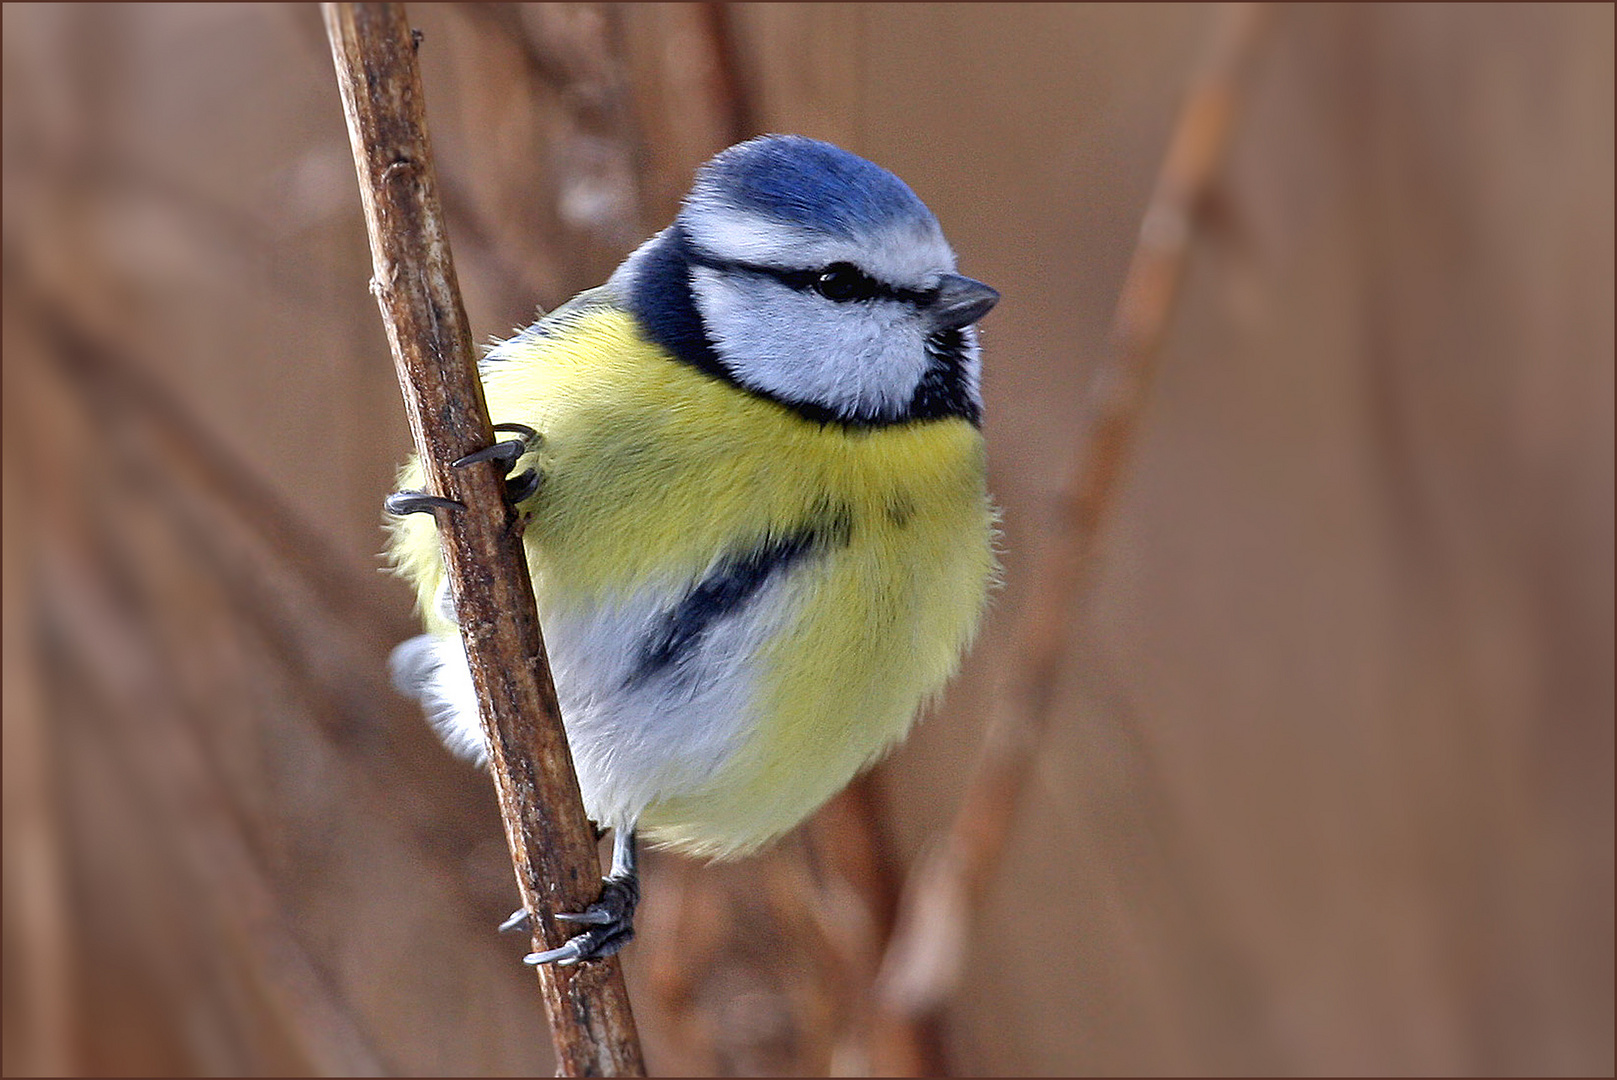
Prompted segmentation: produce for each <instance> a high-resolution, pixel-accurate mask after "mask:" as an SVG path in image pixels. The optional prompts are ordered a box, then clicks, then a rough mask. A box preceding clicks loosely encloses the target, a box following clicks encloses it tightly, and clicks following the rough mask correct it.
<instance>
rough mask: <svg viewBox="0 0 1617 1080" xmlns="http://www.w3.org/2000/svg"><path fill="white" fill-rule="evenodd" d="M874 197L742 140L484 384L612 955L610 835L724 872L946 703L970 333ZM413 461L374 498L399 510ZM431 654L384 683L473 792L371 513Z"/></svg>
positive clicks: (628, 913)
mask: <svg viewBox="0 0 1617 1080" xmlns="http://www.w3.org/2000/svg"><path fill="white" fill-rule="evenodd" d="M998 299H999V294H998V293H997V292H995V291H994V290H993V289H991V288H989V287H988V286H987V285H984V284H982V283H981V282H978V281H974V280H972V279H971V278H968V277H964V276H962V275H960V274H958V273H956V272H955V256H954V253H953V251H952V250H951V249H950V247H949V245H948V243H947V242H946V241H945V240H944V237H943V230H942V229H941V228H940V227H939V225H938V221H937V218H936V217H934V216H933V214H932V212H931V211H930V210H928V209H927V207H926V205H925V204H924V203H923V202H922V201H921V200H920V199H919V198H918V197H917V196H916V195H915V193H914V192H912V191H911V190H910V189H909V187H908V186H907V185H906V184H905V183H904V182H903V181H902V180H900V179H899V178H898V177H896V176H894V175H893V174H892V173H890V172H888V171H887V170H886V169H883V168H881V167H879V166H877V165H874V164H872V163H871V162H869V161H866V160H865V159H863V158H860V157H857V156H855V155H853V154H850V153H848V152H847V151H844V150H841V149H838V148H837V147H835V146H832V145H830V144H828V143H824V142H819V141H816V140H814V139H808V138H803V137H800V136H766V137H763V138H758V139H753V140H751V141H749V142H745V143H741V144H740V145H737V146H733V147H731V148H730V149H728V150H725V151H724V152H722V153H720V154H719V155H718V156H716V157H715V158H713V159H712V160H711V161H709V162H708V163H707V164H706V165H704V166H703V167H702V168H701V170H700V171H699V172H698V173H697V176H696V180H695V184H694V186H693V187H692V189H691V192H690V194H689V195H688V196H687V197H686V199H685V201H684V203H683V204H682V206H681V209H680V211H679V213H678V215H677V216H676V217H675V219H674V222H673V224H672V225H670V226H669V227H668V228H666V229H664V230H663V231H662V232H660V233H658V234H657V235H656V236H654V237H652V238H651V239H650V240H648V241H646V243H645V244H643V245H642V246H641V247H640V248H639V249H637V250H636V251H635V252H633V253H632V254H631V255H630V256H629V257H628V258H627V259H626V260H624V262H623V264H622V265H621V266H619V267H618V269H617V270H616V271H615V272H614V273H613V274H612V276H611V278H610V279H609V280H608V281H607V283H606V284H605V285H603V286H601V287H599V288H596V289H591V290H589V291H587V292H584V293H581V294H580V295H579V296H577V297H575V298H574V299H573V300H571V301H569V302H568V303H567V304H566V305H564V306H563V307H561V308H559V309H557V310H556V311H554V312H552V313H551V314H549V315H547V316H545V317H544V318H542V319H540V320H539V321H538V322H536V323H534V324H533V325H532V326H529V327H528V328H527V329H525V330H521V331H519V332H518V333H517V334H516V335H515V336H514V337H512V338H510V339H509V340H506V341H502V342H499V343H497V344H495V345H494V346H493V347H492V349H491V350H490V351H489V352H488V354H487V355H486V357H485V358H484V360H483V361H482V364H481V373H482V378H483V385H484V389H485V393H486V397H487V401H488V406H489V412H490V415H491V416H492V417H493V418H494V420H496V421H499V422H500V426H501V427H502V428H504V429H505V430H514V431H519V432H523V433H524V434H525V435H528V436H531V437H529V438H519V439H516V440H511V441H508V442H506V443H502V444H501V446H502V447H505V448H508V450H501V449H499V448H495V449H493V450H491V451H490V453H491V454H501V453H503V454H504V455H505V457H506V460H507V462H508V464H510V465H511V466H512V472H516V469H515V466H516V465H517V464H525V465H526V466H527V467H526V468H524V469H523V470H522V471H521V472H520V474H518V476H517V479H516V480H515V481H513V482H511V483H510V488H511V489H512V490H513V492H514V497H515V498H516V499H517V500H518V505H519V508H520V509H521V511H522V512H523V514H524V515H525V518H526V525H525V533H524V539H525V546H526V552H527V557H528V561H529V567H530V569H531V571H532V575H533V587H534V595H535V598H536V599H537V601H538V607H539V615H540V621H541V623H542V625H543V626H544V634H545V641H546V643H547V646H548V648H549V652H550V663H551V670H552V672H553V674H554V677H555V684H556V693H557V696H558V698H559V700H560V704H561V714H562V719H563V723H564V724H565V726H566V729H567V739H568V743H569V745H570V746H571V748H572V754H573V762H574V765H575V766H576V768H577V770H578V780H579V785H580V787H581V789H582V791H583V796H584V807H585V810H586V811H587V812H588V813H589V815H590V817H591V818H592V819H593V820H594V821H595V822H596V823H597V825H598V826H600V827H603V828H606V827H610V828H611V829H612V830H614V840H615V849H614V859H613V870H612V874H611V875H610V876H609V877H608V878H607V881H606V883H605V885H604V887H603V893H602V898H601V900H600V902H598V903H597V904H596V905H594V906H593V907H592V908H591V909H590V910H589V911H588V912H582V913H578V914H577V915H574V916H572V918H573V919H575V920H576V921H578V922H580V923H583V924H585V925H586V926H587V927H588V929H586V930H585V931H584V932H583V933H581V934H580V935H579V936H578V937H575V938H574V939H573V940H572V941H571V942H569V944H568V945H567V946H566V947H564V948H562V949H558V950H553V951H552V952H549V953H538V954H534V955H533V956H530V957H529V961H530V962H545V961H551V960H555V961H560V962H563V963H571V962H576V961H578V960H581V959H590V958H592V957H595V956H602V955H607V954H609V953H610V952H613V951H615V950H616V948H618V947H619V946H620V945H621V944H622V943H623V942H624V941H626V940H628V937H629V935H630V933H631V932H632V931H631V925H632V921H631V920H632V914H633V906H634V902H635V898H636V897H637V895H638V889H637V885H636V882H635V878H634V852H635V846H634V845H635V837H636V835H637V834H638V835H639V836H641V837H643V838H645V839H647V840H648V841H650V842H653V843H656V844H659V845H665V846H667V847H671V848H674V849H677V850H680V851H683V852H687V853H691V854H695V855H699V856H709V857H724V856H732V855H737V854H742V853H745V852H749V851H752V850H753V849H755V848H757V847H758V846H759V845H761V844H763V843H764V842H766V841H768V840H769V839H770V838H772V837H776V836H778V835H780V834H781V833H783V832H785V831H786V830H788V829H790V828H792V827H793V826H794V825H796V824H797V823H798V822H800V821H802V820H803V819H804V818H805V817H807V816H808V815H809V814H810V813H812V812H813V811H814V810H815V808H817V807H818V806H820V805H821V804H822V803H823V802H825V800H826V799H828V798H830V797H831V796H832V795H833V794H835V793H836V792H837V791H838V790H839V789H840V788H841V787H842V786H843V785H844V784H846V783H847V782H848V781H849V780H850V779H851V778H852V777H853V776H854V775H855V774H856V773H857V772H858V771H859V770H860V769H862V768H863V767H865V766H867V765H869V764H870V763H871V762H872V761H873V760H874V759H875V758H877V757H878V756H879V755H881V754H882V753H883V751H885V750H887V749H888V748H889V747H891V746H892V745H893V744H894V743H895V742H897V741H898V740H899V739H901V738H902V737H903V736H904V734H905V732H906V731H907V729H908V728H909V727H910V725H911V722H912V721H913V719H914V717H915V715H916V712H917V711H918V709H919V708H920V707H921V706H922V704H923V703H924V702H926V701H927V700H928V699H929V698H932V697H933V696H935V695H936V694H937V693H938V692H939V691H940V690H941V689H942V687H943V685H944V683H945V682H946V681H947V680H948V679H949V678H950V676H951V675H952V674H953V673H954V671H955V669H956V667H957V665H958V663H959V658H960V655H961V653H962V651H963V650H964V649H965V647H966V646H967V645H968V644H969V642H970V641H971V639H972V636H973V634H974V633H975V631H976V628H977V624H978V619H979V616H980V614H981V612H982V609H983V606H984V600H985V596H986V594H987V591H988V588H989V584H990V581H991V579H992V578H993V577H994V574H995V557H994V536H995V512H994V509H993V506H992V504H991V503H990V500H989V496H988V492H987V487H986V480H985V464H984V447H983V437H982V432H981V430H980V423H981V418H982V397H981V394H980V392H979V387H978V381H979V372H980V361H979V352H978V343H977V332H976V328H975V327H974V325H973V324H974V323H976V322H977V320H979V319H980V318H982V316H983V315H984V314H986V313H987V312H988V310H989V309H990V308H992V307H993V306H994V304H995V303H996V302H997V301H998ZM422 485H423V474H422V471H421V467H420V464H419V462H418V461H412V462H411V463H409V464H408V465H406V466H405V468H404V469H403V471H402V472H401V474H400V487H401V488H404V489H419V488H421V487H422ZM388 506H389V509H390V510H391V511H392V512H393V513H394V514H395V519H394V520H393V521H392V522H391V524H390V529H391V537H390V544H389V549H388V551H389V555H390V556H391V559H392V562H393V565H394V566H395V567H396V568H397V570H398V571H399V572H400V573H401V574H402V575H403V576H404V577H405V578H406V579H408V581H409V582H410V583H411V584H412V585H413V586H414V588H415V592H416V597H417V601H418V604H419V607H420V609H421V613H422V615H423V618H424V621H425V624H426V630H427V632H426V633H425V634H423V635H422V636H420V637H416V638H412V639H411V640H409V641H407V642H405V643H404V644H402V645H400V646H399V647H398V648H397V649H396V650H395V652H394V655H393V673H394V681H395V683H396V684H397V685H398V686H399V687H400V688H401V689H402V690H404V691H405V692H407V693H409V694H411V695H414V696H416V697H418V698H419V699H420V700H421V702H422V704H423V706H424V708H425V710H426V712H427V714H428V716H429V717H430V719H431V722H432V724H433V726H434V727H435V728H436V729H437V731H438V733H439V734H440V735H441V736H442V738H443V740H444V742H445V743H446V744H447V745H448V746H449V747H450V749H452V750H454V751H455V752H457V753H459V754H461V755H463V756H465V757H467V758H469V759H471V760H472V761H474V762H478V763H483V762H485V761H486V760H487V748H486V746H485V743H484V735H483V729H482V726H481V724H480V723H479V721H478V709H477V701H476V697H475V695H474V693H473V690H472V681H471V676H470V673H469V670H468V667H467V662H466V656H465V653H464V652H463V649H462V644H461V639H460V636H459V634H458V632H457V629H456V625H455V612H454V605H453V601H452V600H451V599H450V598H449V597H448V595H447V586H446V584H445V577H444V570H443V566H442V562H441V556H440V552H439V545H438V538H437V531H436V526H435V523H434V521H433V519H432V516H431V514H430V512H428V513H412V511H430V510H431V509H432V508H433V506H434V500H433V499H432V497H430V496H426V495H422V494H421V493H420V492H419V490H403V491H400V492H398V493H396V494H395V495H394V496H393V497H392V499H390V500H389V504H388Z"/></svg>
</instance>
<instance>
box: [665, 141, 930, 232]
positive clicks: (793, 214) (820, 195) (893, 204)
mask: <svg viewBox="0 0 1617 1080" xmlns="http://www.w3.org/2000/svg"><path fill="white" fill-rule="evenodd" d="M719 207H725V208H730V209H735V210H743V211H747V212H749V213H754V214H758V215H761V216H763V217H768V218H772V219H774V220H776V221H779V222H782V223H785V224H790V225H796V226H798V227H800V228H804V229H811V230H814V231H816V232H820V233H825V234H828V235H833V236H841V237H845V238H848V239H853V238H856V237H859V236H866V235H869V234H870V233H872V232H874V231H876V230H879V229H882V228H886V227H890V226H893V225H896V224H899V223H901V222H906V221H911V222H918V223H926V224H929V225H931V226H932V227H936V224H937V220H936V218H934V217H933V215H932V211H931V210H929V209H927V206H926V204H925V203H923V202H922V201H921V199H920V197H919V196H917V195H916V194H915V192H913V191H911V190H910V187H909V185H908V184H906V183H904V181H902V180H900V179H899V178H898V177H896V176H894V175H893V174H892V173H890V172H888V171H887V170H886V169H884V168H882V167H881V166H880V165H876V164H874V163H872V162H869V161H866V160H865V159H864V158H862V157H860V156H858V155H857V154H850V153H849V152H848V151H846V150H843V149H841V148H840V147H836V146H832V145H831V144H830V143H827V142H821V141H820V140H818V139H811V138H808V137H807V136H804V135H763V136H760V137H758V138H756V139H750V140H748V141H747V142H744V143H738V144H737V145H735V146H732V147H730V148H729V149H728V150H725V151H723V152H722V153H720V154H718V155H717V156H716V157H714V158H713V159H712V160H711V161H709V162H708V163H707V164H706V165H704V166H702V168H701V170H700V171H699V172H698V173H697V174H696V183H695V184H694V185H693V186H692V188H691V193H690V197H689V198H688V199H687V200H686V209H685V210H684V211H682V212H681V216H685V215H686V214H689V213H691V212H693V211H694V212H700V211H701V210H705V209H714V208H719Z"/></svg>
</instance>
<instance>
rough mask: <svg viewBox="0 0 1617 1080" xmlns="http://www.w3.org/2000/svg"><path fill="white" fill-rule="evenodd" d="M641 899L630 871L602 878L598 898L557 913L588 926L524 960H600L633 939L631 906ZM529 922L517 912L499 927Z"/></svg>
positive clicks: (561, 962)
mask: <svg viewBox="0 0 1617 1080" xmlns="http://www.w3.org/2000/svg"><path fill="white" fill-rule="evenodd" d="M639 902H640V881H639V878H638V877H637V876H636V875H635V874H633V873H629V874H624V875H613V876H612V877H609V878H604V879H603V880H602V881H601V898H600V899H599V900H597V901H595V903H593V904H591V905H590V906H589V907H587V908H585V909H584V910H583V911H580V912H567V913H557V915H556V918H557V919H560V920H561V921H563V922H570V923H578V924H580V925H584V926H587V927H589V929H587V930H585V931H584V932H583V933H580V934H575V935H574V936H573V937H570V938H568V939H567V941H566V942H565V943H564V944H563V945H562V946H561V947H560V948H557V949H549V950H546V951H545V952H535V953H529V954H528V955H527V956H525V957H523V958H522V962H523V963H524V964H530V965H538V964H559V965H560V966H562V967H568V966H570V965H572V964H578V963H582V962H583V961H585V960H601V959H604V958H606V957H608V956H611V955H612V954H613V953H615V952H617V951H618V950H619V949H621V948H623V947H624V946H625V945H627V944H628V943H629V942H630V941H631V940H633V939H634V909H635V905H636V904H638V903H639ZM526 925H531V922H530V920H528V918H527V913H526V912H518V913H516V914H514V915H512V916H511V918H509V919H507V920H506V921H505V923H504V924H503V925H502V926H501V927H500V929H501V930H505V929H507V928H510V929H516V928H517V927H518V926H526Z"/></svg>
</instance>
